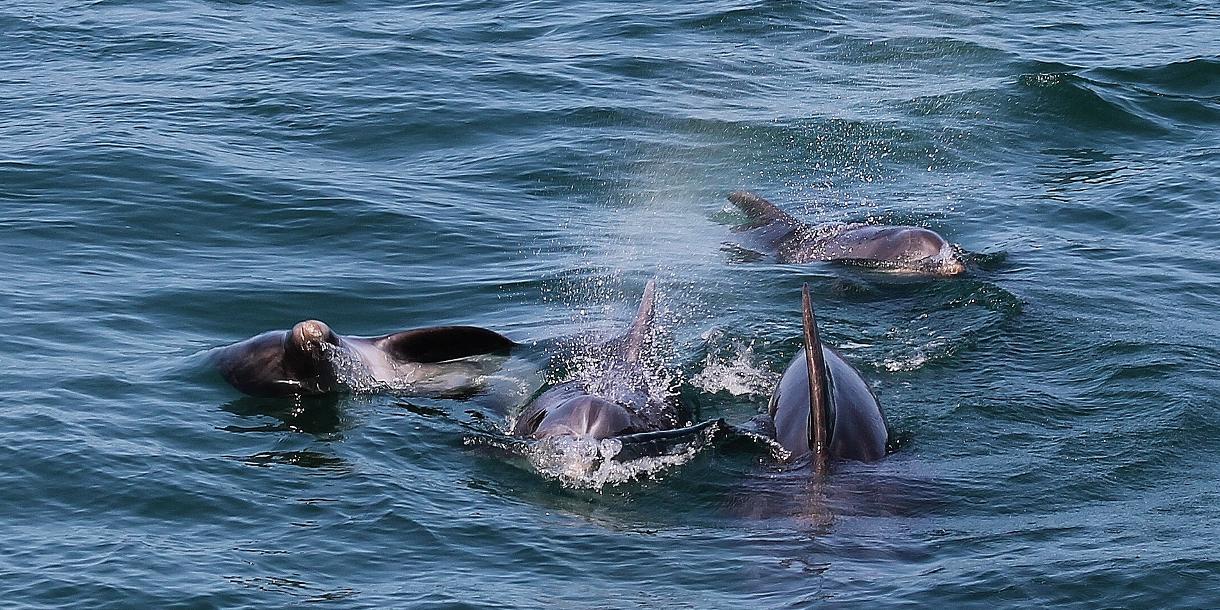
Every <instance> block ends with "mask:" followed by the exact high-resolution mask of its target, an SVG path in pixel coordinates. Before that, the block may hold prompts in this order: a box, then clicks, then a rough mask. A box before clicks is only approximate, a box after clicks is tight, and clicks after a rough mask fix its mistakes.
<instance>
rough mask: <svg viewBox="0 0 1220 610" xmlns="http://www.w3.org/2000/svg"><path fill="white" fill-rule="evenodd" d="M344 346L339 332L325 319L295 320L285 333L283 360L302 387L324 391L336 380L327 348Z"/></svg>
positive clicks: (333, 366)
mask: <svg viewBox="0 0 1220 610" xmlns="http://www.w3.org/2000/svg"><path fill="white" fill-rule="evenodd" d="M341 347H343V343H342V341H341V340H340V339H339V335H337V334H335V331H333V330H331V328H330V327H329V326H327V325H326V323H325V322H321V321H319V320H305V321H304V322H298V323H297V324H296V325H295V326H293V327H292V330H290V331H288V332H287V333H286V334H285V335H284V364H285V367H286V368H289V369H291V370H292V372H293V373H294V374H295V376H296V377H297V379H298V380H300V382H301V385H302V388H303V389H306V390H312V391H317V392H325V391H327V388H330V387H332V386H333V385H334V383H335V378H336V376H337V374H336V372H335V365H334V363H333V362H332V361H331V359H330V356H329V350H331V349H334V348H341Z"/></svg>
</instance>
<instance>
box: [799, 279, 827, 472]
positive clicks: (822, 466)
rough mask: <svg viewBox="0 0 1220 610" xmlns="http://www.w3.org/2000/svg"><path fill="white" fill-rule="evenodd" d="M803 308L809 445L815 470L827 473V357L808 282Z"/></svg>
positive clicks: (804, 291)
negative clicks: (820, 336)
mask: <svg viewBox="0 0 1220 610" xmlns="http://www.w3.org/2000/svg"><path fill="white" fill-rule="evenodd" d="M801 307H802V309H803V310H804V320H803V326H804V329H805V333H804V334H805V366H806V368H807V370H808V372H809V446H810V448H811V449H813V469H814V472H816V473H817V474H825V473H826V471H827V469H828V467H829V462H830V421H829V419H830V418H829V414H828V413H827V408H828V407H829V406H830V405H829V403H830V393H829V392H828V391H827V390H828V388H827V387H826V360H825V359H824V358H823V356H822V341H821V339H820V338H819V337H818V321H817V318H815V317H814V315H813V302H812V299H810V298H809V284H805V285H804V286H803V287H802V288H801Z"/></svg>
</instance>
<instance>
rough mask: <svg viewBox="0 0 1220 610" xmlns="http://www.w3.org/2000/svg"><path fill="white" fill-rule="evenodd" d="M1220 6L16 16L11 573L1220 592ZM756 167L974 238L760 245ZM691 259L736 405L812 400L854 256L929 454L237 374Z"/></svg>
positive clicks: (1, 382) (921, 449)
mask: <svg viewBox="0 0 1220 610" xmlns="http://www.w3.org/2000/svg"><path fill="white" fill-rule="evenodd" d="M1218 32H1220V10H1217V8H1216V6H1215V5H1214V3H1208V2H1156V3H1153V2H1134V1H1102V2H1059V1H1053V2H1048V1H1039V2H991V3H982V4H981V3H975V2H960V3H915V4H912V3H905V2H870V3H840V4H837V5H836V4H827V3H824V2H798V1H765V2H743V1H735V2H718V1H711V2H697V3H684V4H672V3H661V2H641V3H622V2H605V1H589V2H529V3H525V2H487V1H465V0H456V1H454V2H446V3H426V4H425V3H419V4H411V3H405V4H395V3H389V2H377V1H371V0H370V1H322V0H317V1H313V2H281V1H271V2H258V3H248V2H228V1H203V0H178V1H140V0H126V1H124V0H101V1H96V2H91V3H67V2H31V1H22V0H17V1H14V2H6V3H5V4H4V5H3V7H0V108H2V111H0V203H2V205H3V207H2V208H0V210H2V211H0V255H2V256H3V259H4V267H3V268H4V271H3V275H2V277H3V279H4V285H5V287H6V288H5V290H3V291H0V314H2V315H3V319H4V320H5V327H6V332H5V333H4V334H3V335H2V336H0V346H2V347H0V363H2V367H3V370H4V375H3V376H2V377H0V404H3V409H2V410H0V439H3V442H2V445H3V451H0V599H2V600H4V602H3V604H2V605H5V606H6V607H45V608H91V609H92V608H131V607H150V608H152V607H155V608H172V607H183V608H208V607H217V608H256V607H257V608H267V607H299V606H301V605H305V604H306V602H325V603H324V604H323V605H324V606H333V607H343V608H384V607H437V608H439V607H488V608H493V607H494V608H500V607H520V608H534V607H544V606H545V607H562V608H620V607H646V608H684V607H685V608H745V607H749V608H753V607H767V608H785V607H786V608H804V607H811V606H821V605H843V606H867V607H890V606H910V607H936V606H941V607H955V608H956V607H985V608H994V607H1022V608H1025V607H1041V606H1054V607H1074V608H1099V607H1122V608H1162V607H1198V608H1205V607H1216V606H1217V605H1220V586H1217V584H1216V579H1217V576H1218V575H1220V559H1218V558H1217V554H1216V552H1215V540H1216V539H1217V538H1218V537H1220V516H1218V515H1220V513H1218V512H1217V510H1216V506H1217V504H1218V502H1220V484H1218V483H1217V481H1218V480H1220V466H1217V460H1216V455H1217V451H1216V448H1217V447H1218V446H1220V412H1218V410H1217V409H1218V403H1217V398H1216V397H1217V396H1218V395H1220V382H1218V381H1217V376H1216V370H1217V368H1218V367H1220V332H1218V330H1217V328H1218V326H1217V322H1216V320H1215V312H1216V306H1215V303H1216V301H1217V299H1218V298H1220V256H1218V255H1217V253H1216V244H1217V243H1220V223H1218V222H1217V220H1216V210H1217V202H1218V200H1220V136H1218V135H1217V134H1218V133H1220V34H1218ZM742 187H747V188H753V189H757V190H759V191H760V192H763V193H765V194H767V195H769V196H771V197H772V198H773V199H775V200H776V201H777V202H779V203H781V205H784V206H785V207H787V208H788V209H790V210H792V211H794V212H795V213H797V214H798V215H800V216H802V217H803V218H807V219H809V220H810V221H813V222H822V221H860V220H872V221H884V222H900V223H914V224H919V225H924V226H928V227H932V228H935V229H937V230H938V231H941V232H943V233H944V234H945V235H946V236H948V237H949V238H950V239H951V240H952V241H954V242H956V243H959V244H961V245H962V246H963V247H964V248H966V249H967V250H969V251H971V252H974V253H975V254H976V257H975V261H976V262H975V265H974V268H973V269H972V271H971V272H970V273H969V274H968V275H966V276H964V277H960V278H954V279H947V280H931V279H918V278H902V277H896V276H893V275H886V274H877V273H870V272H867V271H862V270H855V269H850V268H844V267H835V266H829V265H810V266H785V265H775V264H771V263H767V262H750V261H748V260H744V258H746V257H742V256H740V254H739V253H737V252H735V251H733V250H732V249H726V248H725V246H724V242H725V241H726V239H727V236H728V228H729V225H731V224H732V223H733V222H734V220H735V219H736V218H737V217H735V216H734V215H733V214H732V213H731V212H730V211H728V210H727V209H726V208H725V203H724V195H725V194H726V193H727V192H729V191H731V190H733V189H737V188H742ZM654 274H655V275H657V276H658V278H659V281H660V285H661V291H662V293H663V294H662V306H663V307H664V308H665V309H666V311H667V314H666V320H667V329H668V330H669V331H670V334H671V335H672V337H673V341H674V343H673V349H672V356H671V359H670V365H671V367H672V369H673V371H674V374H675V375H676V376H677V377H678V378H679V379H681V380H682V381H683V385H682V391H683V395H684V396H685V397H686V398H687V399H688V400H689V401H690V402H691V403H692V405H693V406H695V407H697V408H698V409H700V410H701V411H702V415H704V416H706V417H725V418H726V419H728V420H730V421H744V420H746V419H748V418H749V417H751V416H752V415H754V414H755V413H757V412H758V410H759V409H760V408H762V407H763V406H764V405H765V401H766V398H767V395H768V394H769V391H770V384H771V383H773V382H774V380H775V378H776V375H777V374H778V372H779V371H781V370H782V367H783V366H784V365H785V363H786V362H787V360H788V358H790V357H791V355H792V353H793V352H794V351H795V350H796V348H797V346H798V338H797V337H798V333H799V317H798V307H799V290H800V286H801V284H802V283H804V282H809V283H810V285H811V289H812V291H813V294H814V299H815V301H816V303H817V307H818V310H819V315H820V318H821V321H822V331H823V336H824V338H825V339H826V340H827V341H828V342H829V343H831V344H833V345H836V346H838V347H839V348H840V350H841V351H842V353H843V354H844V355H845V356H846V357H847V358H848V359H849V360H851V361H853V362H854V363H856V364H857V366H858V367H859V368H860V369H861V371H862V373H863V374H864V376H865V377H866V378H868V379H869V380H870V381H872V382H873V383H874V384H875V389H876V392H877V394H878V395H879V396H880V398H881V401H882V403H883V404H884V405H885V407H886V409H887V411H888V414H889V417H890V423H891V424H892V426H893V427H894V429H895V430H896V431H897V432H898V433H899V435H900V436H901V437H902V438H903V439H904V446H903V448H902V449H901V450H900V451H899V452H898V453H897V454H895V455H893V456H891V457H890V458H889V459H886V460H884V461H882V462H880V463H878V464H875V465H867V466H866V465H860V464H854V465H853V464H847V465H843V466H841V467H840V468H838V469H837V470H836V472H835V473H834V475H833V476H832V477H831V479H830V481H829V482H828V483H827V484H826V485H823V486H814V485H811V484H810V483H809V481H808V479H807V477H805V476H803V475H802V474H801V473H799V472H798V473H793V472H785V471H783V470H782V469H778V468H776V467H775V465H774V464H773V463H772V462H771V461H770V460H769V459H768V457H767V456H766V455H763V454H760V453H758V452H757V451H751V450H749V449H746V448H741V447H733V446H720V445H717V446H707V447H704V448H703V449H702V450H700V451H698V452H697V454H695V455H694V456H693V457H689V456H688V457H689V459H687V460H685V461H684V463H680V464H676V465H673V466H669V467H666V468H663V469H661V470H660V471H659V472H656V473H654V474H653V475H651V476H641V477H640V480H635V481H628V482H624V483H620V484H608V485H605V486H603V487H601V488H600V489H577V488H574V487H573V486H572V485H566V484H564V483H562V482H560V481H557V480H554V479H551V478H547V477H545V476H542V475H541V474H540V473H539V472H537V471H535V470H534V469H532V468H531V467H529V465H528V464H527V463H523V462H522V461H520V460H507V461H506V460H504V459H503V457H502V456H501V455H498V454H497V453H496V452H494V451H488V450H487V449H486V448H485V447H482V446H481V445H479V444H472V443H471V442H470V440H471V438H472V436H473V437H477V436H478V435H479V434H489V433H491V432H494V430H495V429H496V428H497V426H502V425H503V417H502V415H501V414H500V410H501V408H502V407H503V405H504V404H505V403H509V404H511V403H512V400H514V398H515V399H520V392H528V391H529V390H530V389H531V388H532V387H534V384H536V383H537V379H538V373H537V372H536V371H535V365H537V364H538V363H539V362H540V361H543V360H545V358H544V357H542V356H540V355H539V354H537V353H532V352H528V350H526V351H527V354H526V355H525V357H521V358H514V359H513V361H510V362H509V363H508V366H507V368H506V369H505V370H504V371H502V372H501V374H500V375H499V376H498V380H497V381H496V385H497V387H499V388H500V390H499V391H498V392H491V393H489V394H487V395H485V396H480V397H476V398H475V399H473V400H471V401H456V400H440V399H423V398H414V397H404V396H397V395H393V394H386V393H372V394H368V393H363V394H355V395H348V396H344V397H340V398H338V399H336V400H332V401H309V402H306V403H304V404H294V403H293V402H292V401H274V400H255V399H248V398H245V399H243V398H241V397H240V396H239V395H238V394H237V393H236V392H234V391H233V390H232V389H230V388H229V387H227V386H226V385H225V384H224V383H223V382H222V381H220V380H219V379H218V378H216V377H214V376H213V375H211V374H210V373H209V372H208V371H207V370H206V369H205V368H203V367H201V364H200V360H201V358H200V354H201V353H202V352H204V351H205V350H206V349H208V348H211V347H214V346H218V345H223V344H227V343H230V342H233V341H237V340H239V339H242V338H245V337H248V336H251V335H254V334H256V333H258V332H261V331H263V330H267V329H272V328H286V327H288V326H289V325H291V324H292V323H294V322H296V321H298V320H301V319H304V318H308V317H316V318H320V319H322V320H326V321H328V322H329V323H330V324H331V325H332V326H333V327H335V328H336V329H337V330H338V331H339V332H342V333H347V334H379V333H383V332H390V331H393V330H398V329H403V328H410V327H415V326H423V325H431V324H440V323H467V324H479V325H484V326H488V327H491V328H494V329H497V330H500V331H501V332H504V333H506V334H508V335H510V336H512V337H513V338H514V339H516V340H518V341H522V342H527V343H529V342H536V341H543V340H547V339H552V338H556V337H561V336H564V335H566V334H571V333H576V332H581V331H585V330H589V329H593V330H598V331H610V330H613V329H615V328H618V327H619V326H620V325H622V324H624V323H625V322H626V320H628V319H629V317H630V315H631V310H632V308H633V307H634V305H635V300H636V299H637V298H638V294H639V292H640V290H641V288H642V286H643V283H644V281H645V280H646V279H647V278H648V277H650V276H652V275H654ZM535 351H537V350H535ZM513 388H516V390H513ZM514 392H516V393H514Z"/></svg>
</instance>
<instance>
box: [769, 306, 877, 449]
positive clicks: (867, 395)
mask: <svg viewBox="0 0 1220 610" xmlns="http://www.w3.org/2000/svg"><path fill="white" fill-rule="evenodd" d="M802 293H803V295H802V299H803V303H802V306H803V307H802V308H803V310H804V311H803V314H804V324H803V326H804V334H805V336H804V344H805V347H804V348H803V349H801V351H800V352H798V353H797V354H796V357H795V358H793V359H792V363H791V364H789V365H788V368H787V370H785V371H784V376H783V377H782V378H781V379H780V381H779V385H778V386H777V387H776V388H775V392H774V394H772V396H771V403H770V405H769V406H768V413H769V414H770V416H771V419H772V421H773V422H774V423H775V440H776V441H777V442H779V444H780V445H782V446H783V447H784V449H786V450H787V451H788V452H789V453H791V454H792V459H797V458H801V457H804V456H806V455H812V459H813V464H814V469H815V470H816V471H817V472H819V473H824V472H826V471H827V469H828V467H829V466H828V464H829V462H830V461H831V460H857V461H861V462H874V461H877V460H879V459H881V458H883V457H885V454H886V443H887V442H888V441H889V426H888V425H886V422H885V414H884V413H883V412H882V410H881V405H880V404H879V403H878V402H877V397H876V396H874V395H873V392H872V390H871V389H870V388H869V386H868V384H867V383H866V382H865V381H864V379H863V378H862V377H860V373H859V372H857V371H856V369H854V368H852V366H851V365H850V364H848V363H847V361H845V360H843V358H842V357H841V356H839V354H838V352H836V351H835V350H833V349H831V348H828V347H826V346H825V345H822V342H821V340H820V338H819V337H818V327H817V319H816V318H815V317H814V315H813V306H812V304H811V301H810V298H809V285H808V284H806V285H805V286H804V288H803V290H802Z"/></svg>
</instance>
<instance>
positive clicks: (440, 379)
mask: <svg viewBox="0 0 1220 610" xmlns="http://www.w3.org/2000/svg"><path fill="white" fill-rule="evenodd" d="M322 349H323V353H324V354H325V356H326V357H327V358H328V359H329V360H330V362H331V364H332V365H333V366H334V367H335V375H336V377H337V378H338V381H339V384H340V385H341V386H342V387H344V388H347V389H348V390H349V391H351V392H353V393H357V394H372V393H378V392H399V393H408V394H413V395H422V396H461V395H467V394H471V393H474V392H478V391H480V390H482V389H483V388H485V387H486V386H487V383H488V378H489V377H488V376H489V375H490V374H491V373H492V372H494V371H495V370H497V369H498V368H500V365H501V364H502V363H503V361H504V358H503V357H499V356H476V357H472V358H466V359H463V360H456V361H452V362H444V363H438V364H422V363H400V364H397V365H396V366H394V367H392V371H393V373H392V375H389V376H385V375H378V374H375V373H374V372H373V371H372V370H371V369H370V368H369V367H368V366H367V365H366V364H365V363H364V362H362V361H361V360H360V358H359V357H357V356H356V355H355V354H353V353H351V352H350V351H348V350H345V349H339V348H337V347H335V346H332V345H330V344H324V345H323V348H322Z"/></svg>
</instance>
